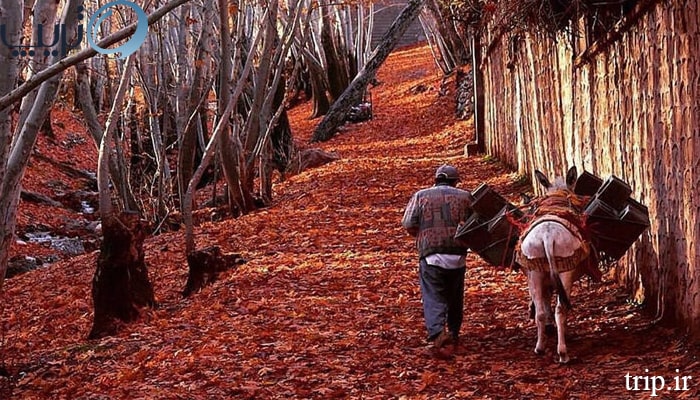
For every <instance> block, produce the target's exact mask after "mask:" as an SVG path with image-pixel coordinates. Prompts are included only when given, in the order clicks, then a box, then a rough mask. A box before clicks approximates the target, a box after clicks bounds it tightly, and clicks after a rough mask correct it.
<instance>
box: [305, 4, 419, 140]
mask: <svg viewBox="0 0 700 400" xmlns="http://www.w3.org/2000/svg"><path fill="white" fill-rule="evenodd" d="M421 7H423V0H410V1H409V3H408V5H407V6H406V8H404V9H403V11H401V14H399V16H398V17H396V20H395V21H394V22H393V23H392V24H391V26H390V27H389V30H387V31H386V33H385V34H384V36H382V39H381V41H380V43H379V45H378V46H377V48H376V49H375V50H374V52H373V53H372V55H371V56H370V58H369V60H368V61H367V63H366V64H365V66H364V68H362V70H361V71H360V72H359V73H358V74H357V76H356V77H355V79H353V81H352V83H351V84H350V86H349V87H348V88H347V89H346V90H345V92H343V94H342V95H341V96H340V98H338V100H336V101H335V103H333V105H332V106H331V108H330V110H328V113H327V114H326V116H325V117H324V118H323V120H322V121H321V123H320V124H318V126H317V127H316V130H314V135H313V137H312V141H323V140H328V139H330V138H331V137H333V135H334V134H335V131H336V129H337V128H338V127H339V126H340V125H342V124H343V122H344V121H345V120H346V118H347V113H348V111H349V110H350V107H352V106H354V105H356V103H357V100H358V98H361V97H362V94H363V93H364V91H365V90H366V89H367V85H368V84H369V82H370V81H371V80H372V79H374V77H375V76H376V74H377V70H378V69H379V67H380V66H381V65H382V64H383V63H384V61H385V60H386V58H387V57H388V56H389V53H391V51H392V50H393V49H394V47H396V44H397V43H398V42H399V39H401V36H403V34H404V33H405V32H406V29H408V27H409V25H411V23H412V22H413V21H414V20H415V19H416V18H417V17H418V14H419V13H420V11H421Z"/></svg>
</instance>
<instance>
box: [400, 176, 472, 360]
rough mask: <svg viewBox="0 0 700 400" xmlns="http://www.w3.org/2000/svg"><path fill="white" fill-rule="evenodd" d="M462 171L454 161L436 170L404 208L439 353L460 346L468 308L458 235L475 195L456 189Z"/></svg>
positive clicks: (432, 337) (463, 249)
mask: <svg viewBox="0 0 700 400" xmlns="http://www.w3.org/2000/svg"><path fill="white" fill-rule="evenodd" d="M457 182H459V173H458V172H457V169H456V168H455V167H453V166H451V165H443V166H441V167H439V168H438V169H437V171H436V172H435V185H434V186H432V187H430V188H427V189H422V190H419V191H418V192H416V193H415V194H414V195H413V197H411V200H410V201H409V203H408V205H407V206H406V211H405V212H404V216H403V220H402V225H403V226H404V228H406V230H407V231H408V233H409V234H411V235H412V236H414V237H415V238H416V247H417V249H418V255H419V257H420V261H419V280H420V288H421V295H422V298H423V316H424V317H425V326H426V328H427V330H428V342H432V343H433V346H434V349H435V350H436V351H437V355H439V356H440V355H443V356H444V355H446V354H445V353H443V351H444V349H445V348H446V346H447V345H449V344H455V345H456V344H457V340H458V336H459V329H460V327H461V326H462V313H463V309H464V275H465V272H466V264H465V260H466V254H467V251H468V250H469V249H468V248H466V247H464V246H463V245H461V244H460V243H458V242H457V241H455V239H454V236H455V232H456V231H457V225H459V223H460V222H463V221H465V220H466V219H467V218H468V217H469V216H470V215H471V213H472V210H471V206H472V203H473V199H474V198H473V197H472V195H471V193H470V192H469V191H466V190H461V189H457V187H456V185H457Z"/></svg>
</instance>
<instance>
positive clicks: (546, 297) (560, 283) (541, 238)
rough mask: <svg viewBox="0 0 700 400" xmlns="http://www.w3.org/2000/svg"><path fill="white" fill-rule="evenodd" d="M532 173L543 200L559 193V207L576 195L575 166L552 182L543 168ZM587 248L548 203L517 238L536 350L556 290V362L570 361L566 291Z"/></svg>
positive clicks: (539, 348) (540, 345) (541, 342)
mask: <svg viewBox="0 0 700 400" xmlns="http://www.w3.org/2000/svg"><path fill="white" fill-rule="evenodd" d="M535 175H536V177H537V180H538V181H539V182H540V183H541V184H542V185H543V186H544V187H545V188H546V189H547V196H548V197H545V198H544V200H543V201H542V202H546V201H547V199H548V198H550V199H553V198H554V197H558V198H559V200H563V201H559V203H558V204H559V208H561V207H562V203H564V204H565V205H566V206H567V207H568V206H569V205H570V204H569V203H568V200H567V199H570V198H573V197H574V196H575V195H573V192H572V191H571V188H572V187H573V185H574V183H575V182H576V178H577V176H578V175H577V173H576V167H572V168H570V169H569V171H568V172H567V174H566V181H565V182H564V181H563V179H562V178H557V179H556V180H555V182H554V184H550V182H549V180H548V179H547V177H546V176H545V175H544V174H542V172H540V171H535ZM550 196H551V197H550ZM553 200H555V201H556V200H557V199H553ZM555 208H556V207H555ZM568 212H570V213H573V214H572V215H576V214H578V212H579V211H578V210H574V209H569V210H568ZM542 214H544V215H542ZM536 215H537V214H536ZM588 252H589V246H588V244H587V243H585V242H584V240H583V239H582V236H581V234H580V232H578V228H577V227H576V226H575V225H574V224H572V223H571V222H570V221H568V220H567V219H565V218H562V217H561V216H560V215H557V213H550V212H548V211H547V207H542V210H541V213H540V214H539V215H538V216H536V217H535V219H534V220H533V221H532V223H531V224H530V226H529V228H528V229H526V230H525V232H524V233H523V236H522V237H521V241H520V251H519V254H517V258H518V259H519V263H520V264H521V266H522V267H523V270H524V271H525V272H526V274H527V280H528V288H529V290H530V296H531V297H532V301H533V303H534V306H535V320H536V323H537V344H536V345H535V353H536V354H538V355H542V354H544V346H545V326H546V324H547V322H548V320H551V295H552V290H553V289H554V290H556V291H557V294H558V297H557V306H556V311H555V321H556V326H557V338H558V345H557V353H558V362H559V363H562V364H564V363H567V362H569V355H568V354H567V350H566V341H565V336H566V313H567V311H568V309H569V308H570V307H571V304H570V302H569V294H570V291H571V286H572V284H573V283H574V281H576V280H577V279H578V278H579V277H580V272H579V270H578V268H577V266H578V265H579V263H580V262H581V261H582V260H583V259H585V257H586V256H587V255H588Z"/></svg>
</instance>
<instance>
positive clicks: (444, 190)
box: [401, 184, 474, 258]
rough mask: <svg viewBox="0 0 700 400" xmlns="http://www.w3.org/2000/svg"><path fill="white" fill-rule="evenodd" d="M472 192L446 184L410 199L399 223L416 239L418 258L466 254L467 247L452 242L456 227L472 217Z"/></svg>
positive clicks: (425, 190) (428, 189)
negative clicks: (435, 254) (439, 254)
mask: <svg viewBox="0 0 700 400" xmlns="http://www.w3.org/2000/svg"><path fill="white" fill-rule="evenodd" d="M473 202H474V198H473V197H472V195H471V193H470V192H468V191H466V190H462V189H457V188H456V187H453V186H450V185H447V184H437V185H435V186H433V187H430V188H427V189H423V190H420V191H418V192H416V194H414V195H413V197H411V200H410V201H409V202H408V205H407V206H406V211H405V212H404V215H403V220H402V222H401V224H402V225H403V226H404V228H406V229H407V230H408V232H409V233H410V234H411V235H413V236H416V247H417V248H418V254H419V255H420V257H421V258H423V257H425V256H428V255H430V254H434V253H441V254H466V253H467V250H469V249H468V248H466V247H464V246H463V245H461V244H459V243H458V242H457V241H455V239H454V236H455V232H456V231H457V225H459V223H460V222H464V221H466V219H467V218H468V217H469V216H470V215H471V213H472V209H471V206H472V204H473Z"/></svg>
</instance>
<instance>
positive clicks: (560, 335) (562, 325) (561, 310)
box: [555, 271, 574, 364]
mask: <svg viewBox="0 0 700 400" xmlns="http://www.w3.org/2000/svg"><path fill="white" fill-rule="evenodd" d="M559 277H560V278H561V283H562V285H563V286H564V290H565V291H566V295H567V296H569V295H570V294H571V286H572V285H573V282H574V271H568V272H564V273H561V274H559ZM568 311H569V310H568V309H567V307H566V306H565V305H563V304H561V302H560V301H559V300H557V308H556V312H555V320H556V322H557V354H558V355H559V363H561V364H566V363H568V362H569V354H568V352H567V349H566V314H567V312H568Z"/></svg>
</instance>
